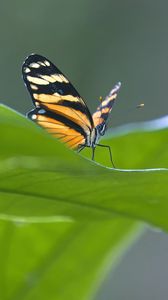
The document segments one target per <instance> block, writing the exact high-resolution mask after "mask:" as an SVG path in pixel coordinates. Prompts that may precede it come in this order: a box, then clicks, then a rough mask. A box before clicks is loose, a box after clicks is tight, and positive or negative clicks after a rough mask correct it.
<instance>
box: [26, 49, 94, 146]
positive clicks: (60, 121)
mask: <svg viewBox="0 0 168 300" xmlns="http://www.w3.org/2000/svg"><path fill="white" fill-rule="evenodd" d="M22 73H23V79H24V82H25V84H26V87H27V89H28V91H29V93H30V95H31V97H32V100H33V103H34V105H35V107H36V108H35V109H34V110H32V111H31V112H29V113H28V117H29V118H31V119H32V120H34V121H35V122H37V123H38V124H39V125H41V126H42V127H44V128H45V129H46V130H47V131H48V132H50V133H51V134H52V135H54V136H55V137H58V138H59V139H61V140H62V141H63V142H65V143H67V144H68V146H69V147H70V148H77V147H78V146H80V145H84V144H85V141H86V139H87V136H88V135H90V134H91V131H92V129H93V128H94V124H93V119H92V116H91V114H90V112H89V110H88V108H87V106H86V104H85V102H84V100H83V99H82V98H81V97H80V95H79V94H78V92H77V91H76V90H75V88H74V87H73V86H72V84H71V83H70V82H69V80H68V79H67V78H66V77H65V75H64V74H63V73H62V72H61V71H60V70H59V69H58V68H57V67H56V66H55V65H54V64H52V62H50V61H49V60H48V59H46V58H45V57H43V56H40V55H37V54H32V55H30V56H29V57H27V59H26V60H25V62H24V64H23V67H22Z"/></svg>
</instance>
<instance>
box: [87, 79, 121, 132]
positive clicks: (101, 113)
mask: <svg viewBox="0 0 168 300" xmlns="http://www.w3.org/2000/svg"><path fill="white" fill-rule="evenodd" d="M120 86H121V83H120V82H118V83H117V84H116V85H115V86H114V88H113V89H112V90H111V91H110V93H109V94H108V96H107V97H106V98H105V99H104V100H103V101H102V102H101V104H100V105H99V106H98V107H97V110H96V111H95V113H94V114H93V115H92V118H93V122H94V126H95V127H97V126H98V127H101V125H103V124H105V125H106V122H107V119H108V117H109V114H110V112H111V110H112V108H113V105H114V103H115V100H116V98H117V93H118V91H119V89H120ZM104 128H105V127H104ZM104 130H105V129H104ZM102 135H103V134H102Z"/></svg>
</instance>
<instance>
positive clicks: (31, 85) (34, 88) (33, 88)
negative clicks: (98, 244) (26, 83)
mask: <svg viewBox="0 0 168 300" xmlns="http://www.w3.org/2000/svg"><path fill="white" fill-rule="evenodd" d="M30 87H31V88H32V90H38V87H37V86H36V85H34V84H30Z"/></svg>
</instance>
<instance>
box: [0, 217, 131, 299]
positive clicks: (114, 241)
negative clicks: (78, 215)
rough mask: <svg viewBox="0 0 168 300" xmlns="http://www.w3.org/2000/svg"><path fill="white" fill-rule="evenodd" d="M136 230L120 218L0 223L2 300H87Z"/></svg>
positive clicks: (127, 221)
mask: <svg viewBox="0 0 168 300" xmlns="http://www.w3.org/2000/svg"><path fill="white" fill-rule="evenodd" d="M136 229H137V228H136V227H135V226H134V223H133V222H132V221H130V220H124V219H121V218H114V219H113V220H112V221H110V222H98V223H94V222H93V223H92V222H91V223H87V224H86V223H85V224H83V223H78V222H71V223H48V224H47V223H44V224H40V223H39V224H37V223H36V224H20V223H12V222H5V221H0V244H1V247H0V265H1V272H0V291H1V299H2V300H34V299H41V300H46V299H50V300H55V299H59V300H67V299H73V300H79V299H80V300H84V299H90V297H91V296H93V295H94V294H95V292H96V288H97V286H98V284H99V283H100V282H101V281H102V279H103V278H104V275H105V273H107V271H108V270H109V269H110V268H111V267H112V266H113V267H114V266H115V265H116V262H117V261H118V259H119V256H120V255H121V254H122V251H123V250H124V249H125V248H126V247H127V246H128V243H130V241H131V240H132V238H133V237H134V235H135V230H136ZM91 299H93V298H92V297H91Z"/></svg>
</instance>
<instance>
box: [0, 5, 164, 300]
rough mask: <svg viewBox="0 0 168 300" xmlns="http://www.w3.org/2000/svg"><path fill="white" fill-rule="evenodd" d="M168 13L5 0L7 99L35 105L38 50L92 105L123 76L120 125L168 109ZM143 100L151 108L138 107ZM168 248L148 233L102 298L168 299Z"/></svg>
mask: <svg viewBox="0 0 168 300" xmlns="http://www.w3.org/2000/svg"><path fill="white" fill-rule="evenodd" d="M167 12H168V2H167V1H166V0H160V1H156V0H125V1H124V0H104V1H96V0H94V1H93V0H85V1H84V0H80V1H78V0H71V1H68V0H66V1H65V0H62V1H58V0H55V1H54V0H48V1H44V0H41V1H40V0H36V1H32V0H29V1H24V0H22V1H21V0H15V1H10V0H6V1H1V8H0V45H1V46H0V66H1V69H0V78H1V92H0V99H1V100H0V101H1V102H2V103H4V104H6V105H9V106H10V107H12V108H14V109H16V110H18V111H19V112H21V113H25V112H27V111H28V110H29V109H31V107H32V104H31V100H30V97H29V95H28V93H27V92H26V89H25V87H24V85H23V81H22V78H21V65H22V62H23V60H24V59H25V57H26V56H28V55H29V54H30V53H32V52H34V53H38V54H42V55H44V56H46V57H47V58H49V59H50V60H51V61H53V63H55V64H56V65H57V66H58V67H59V68H60V69H61V70H62V71H63V73H65V74H66V75H67V76H68V78H69V79H70V80H71V81H72V83H73V84H74V85H75V87H76V88H77V90H78V91H79V93H80V94H81V95H82V96H83V97H84V99H86V102H87V103H88V105H89V108H90V110H91V111H93V110H94V109H95V108H96V106H97V105H98V98H99V96H100V95H101V96H105V95H106V94H107V93H108V92H109V90H110V89H111V87H112V86H113V85H114V84H115V83H116V82H117V81H121V82H122V89H121V92H120V94H119V97H118V101H117V105H116V106H115V108H114V110H113V114H112V118H111V124H112V125H113V126H118V125H121V124H125V123H130V122H137V121H143V120H148V119H154V118H158V117H160V116H163V115H165V114H167V111H168V104H167V81H168V80H167V65H168V17H167ZM139 103H145V107H144V108H143V109H139V110H138V109H136V105H137V104H139ZM123 155H124V153H123ZM167 249H168V239H167V235H165V234H164V233H158V232H157V233H155V232H151V231H149V232H148V233H146V235H145V236H144V237H142V238H141V240H140V241H139V242H137V244H136V245H135V246H134V247H132V249H131V250H129V253H128V254H127V255H126V256H125V257H124V258H123V260H122V264H120V266H119V268H118V270H117V272H116V273H115V274H113V275H112V277H110V278H108V279H107V280H106V282H104V286H103V287H102V289H101V291H99V295H98V296H97V299H99V300H100V299H101V300H102V299H103V300H106V299H111V298H113V299H118V300H120V299H126V300H127V299H129V300H133V299H134V300H136V299H137V300H139V299H143V298H144V299H148V300H150V299H151V300H155V299H159V298H160V299H162V300H163V299H165V300H167V295H168V286H167V280H165V278H168V270H167V268H165V262H166V264H167V261H168V255H167V256H166V252H167V253H168V251H167ZM162 266H163V267H162ZM137 270H138V271H137ZM156 274H157V276H156ZM121 280H122V282H121ZM111 290H112V291H113V292H112V291H111ZM111 293H112V294H111ZM110 295H112V296H110Z"/></svg>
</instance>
